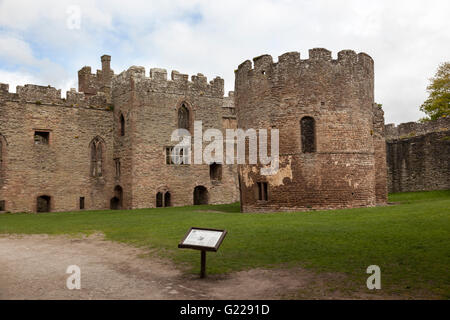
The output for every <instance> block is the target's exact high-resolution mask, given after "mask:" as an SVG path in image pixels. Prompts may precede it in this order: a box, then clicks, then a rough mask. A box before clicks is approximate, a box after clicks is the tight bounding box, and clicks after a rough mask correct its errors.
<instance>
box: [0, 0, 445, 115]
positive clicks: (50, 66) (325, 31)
mask: <svg viewBox="0 0 450 320" xmlns="http://www.w3.org/2000/svg"><path fill="white" fill-rule="evenodd" d="M449 12H450V1H448V0H442V1H439V0H429V1H415V0H408V1H402V0H388V1H384V0H377V1H374V0H371V1H366V0H354V1H353V0H302V1H294V0H292V1H290V0H279V1H270V0H258V1H243V0H239V1H232V0H227V1H225V0H222V1H218V0H214V1H201V0H192V1H181V0H179V1H149V0H142V1H132V0H128V1H126V2H125V1H121V0H104V1H94V0H87V1H77V0H71V1H64V0H63V1H48V0H39V1H20V0H0V82H4V83H9V84H10V91H11V92H15V87H16V85H22V84H26V83H33V84H40V85H48V84H50V85H52V86H55V87H57V88H61V89H62V91H63V92H65V91H66V90H68V89H69V88H71V87H77V71H78V70H79V69H80V68H81V67H82V66H84V65H89V66H92V69H93V70H94V72H95V70H96V69H98V68H100V56H101V55H102V54H110V55H111V56H112V61H111V64H112V68H113V69H114V70H115V72H116V73H120V72H121V71H123V70H125V69H127V68H128V67H129V66H131V65H141V66H144V67H145V68H146V70H147V73H148V72H149V71H148V70H149V69H150V68H153V67H161V68H166V69H168V71H169V73H170V71H171V70H178V71H180V72H182V73H188V74H190V75H191V74H196V73H198V72H201V73H203V74H204V75H206V76H208V78H209V79H212V78H213V77H215V76H217V75H219V76H221V77H223V78H224V79H225V90H226V91H229V90H233V86H234V69H236V67H237V66H238V65H239V64H240V63H241V62H243V61H244V60H246V59H251V58H253V57H255V56H259V55H261V54H270V55H272V56H273V57H274V60H275V61H276V60H277V57H278V56H279V55H281V54H283V53H284V52H288V51H300V54H301V56H302V58H303V59H305V58H307V57H308V49H310V48H314V47H323V48H327V49H328V50H331V51H332V52H333V57H334V58H336V57H337V52H338V51H340V50H342V49H353V50H355V51H357V52H361V51H363V52H366V53H368V54H369V55H370V56H372V58H373V59H374V60H375V98H376V101H377V102H378V103H382V104H383V108H384V110H385V116H386V122H387V123H389V122H395V123H401V122H406V121H416V120H418V119H419V118H421V117H422V116H423V114H422V113H421V112H420V111H419V106H420V105H421V103H422V102H423V101H424V100H425V99H426V97H427V93H426V86H427V84H428V79H429V78H430V77H432V76H433V75H434V73H435V71H436V68H437V66H438V65H439V63H441V62H443V61H449V60H450V19H449V18H448V14H449ZM78 13H79V14H80V20H79V21H78V20H77V19H76V17H77V14H78ZM78 22H79V23H78Z"/></svg>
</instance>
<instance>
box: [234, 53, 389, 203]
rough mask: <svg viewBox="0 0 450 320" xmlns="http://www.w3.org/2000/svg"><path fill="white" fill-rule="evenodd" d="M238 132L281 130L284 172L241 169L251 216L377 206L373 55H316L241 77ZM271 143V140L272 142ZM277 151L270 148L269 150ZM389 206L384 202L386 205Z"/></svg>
mask: <svg viewBox="0 0 450 320" xmlns="http://www.w3.org/2000/svg"><path fill="white" fill-rule="evenodd" d="M235 74H236V80H235V105H236V113H237V119H238V127H239V128H242V129H244V130H247V129H250V128H252V129H256V130H258V129H268V130H270V129H278V130H279V145H280V148H279V154H280V161H279V170H278V171H277V173H276V174H274V175H262V174H261V171H260V169H261V166H260V165H248V164H245V165H240V166H239V181H240V188H241V203H242V210H243V211H244V212H264V211H286V210H288V211H290V210H308V209H310V208H312V209H331V208H345V207H361V206H374V205H375V204H376V203H377V202H378V201H377V200H378V199H377V196H376V192H375V189H376V186H375V184H376V175H377V172H376V165H375V163H376V155H375V153H376V151H375V149H376V148H374V145H375V144H374V125H373V124H374V69H373V60H372V58H371V57H370V56H368V55H367V54H365V53H359V54H356V53H355V52H354V51H351V50H344V51H340V52H339V53H338V59H337V60H333V59H332V57H331V52H330V51H328V50H326V49H321V48H316V49H311V50H309V59H307V60H301V59H300V53H298V52H289V53H285V54H283V55H282V56H280V57H279V58H278V62H276V63H274V62H273V60H272V57H271V56H269V55H263V56H259V57H257V58H254V59H253V66H252V63H251V62H250V61H249V60H247V61H245V62H244V63H242V64H241V65H239V67H238V69H237V70H236V71H235ZM269 137H270V134H269ZM269 150H270V148H269ZM381 202H383V199H381Z"/></svg>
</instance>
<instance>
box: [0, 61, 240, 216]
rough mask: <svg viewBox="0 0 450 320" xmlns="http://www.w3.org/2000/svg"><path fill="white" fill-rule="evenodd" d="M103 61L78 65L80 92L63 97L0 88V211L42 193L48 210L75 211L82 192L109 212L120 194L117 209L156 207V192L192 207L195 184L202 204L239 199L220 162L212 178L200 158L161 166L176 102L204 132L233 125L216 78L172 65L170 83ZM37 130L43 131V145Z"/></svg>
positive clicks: (88, 204) (37, 89) (159, 72)
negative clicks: (95, 147) (96, 66)
mask: <svg viewBox="0 0 450 320" xmlns="http://www.w3.org/2000/svg"><path fill="white" fill-rule="evenodd" d="M101 60H102V70H98V71H97V74H91V68H90V67H83V68H82V69H81V70H80V71H79V74H78V75H79V92H77V91H76V90H75V89H72V90H71V91H69V92H67V95H66V98H65V99H62V98H61V91H60V90H57V89H55V88H53V87H50V86H48V87H46V86H36V85H25V86H18V87H17V93H10V92H9V86H8V85H7V84H0V211H10V212H36V211H38V202H39V201H37V198H38V197H41V196H46V197H49V199H50V208H49V210H50V211H68V210H80V208H81V207H80V206H81V200H80V198H84V200H83V202H84V208H85V209H109V208H111V207H112V206H113V200H114V199H115V198H117V197H118V198H120V199H119V200H120V201H119V204H118V205H116V208H126V209H132V208H148V207H155V206H156V205H157V204H156V193H157V192H158V191H164V192H167V191H169V192H170V195H171V199H170V200H171V201H170V205H175V206H180V205H190V204H193V191H194V188H195V187H196V186H204V187H205V188H206V190H207V193H208V203H231V202H234V201H237V200H238V190H237V178H236V177H237V173H236V168H235V167H234V166H231V165H230V166H228V165H223V168H222V179H221V180H220V181H217V180H212V179H211V177H210V172H209V170H210V169H209V165H207V164H205V165H200V166H198V165H172V164H171V165H168V164H166V163H165V159H166V154H165V147H167V146H172V145H175V143H174V142H170V134H171V133H172V131H173V130H174V129H176V128H177V124H178V123H177V108H178V107H179V106H180V103H185V105H186V106H188V107H189V108H190V110H191V121H192V123H193V121H195V120H202V121H203V125H204V129H207V128H219V129H221V128H222V126H223V125H225V124H226V125H227V126H230V127H235V126H236V116H235V112H234V104H233V98H232V97H224V96H223V86H224V84H223V80H222V79H220V78H215V79H214V80H213V81H211V82H210V83H207V80H206V77H204V76H203V75H201V74H198V75H196V76H192V78H191V81H188V76H187V75H184V74H180V73H179V72H176V71H174V72H172V75H171V80H167V74H166V71H165V70H163V69H151V71H150V77H145V70H143V68H142V67H131V68H129V69H128V70H127V71H125V72H122V73H121V74H120V75H115V74H114V72H113V71H112V70H111V69H110V60H111V59H110V57H109V56H107V55H104V56H102V58H101ZM121 116H123V118H124V123H123V127H124V134H123V135H122V132H121V127H122V124H121V120H120V118H121ZM36 132H37V133H39V134H42V133H44V134H45V135H47V136H48V141H47V143H41V142H40V141H41V138H42V137H40V136H37V137H36V136H35V135H36ZM44 140H45V139H44ZM93 141H101V144H102V147H101V159H102V165H101V167H102V169H101V171H102V172H101V175H100V176H93V175H92V168H93V161H92V150H91V146H92V144H93ZM97 152H98V151H97ZM97 160H98V159H97ZM95 163H97V162H95ZM117 163H120V165H119V168H118V164H117ZM119 189H120V190H122V191H121V192H120V193H119V192H118V190H119Z"/></svg>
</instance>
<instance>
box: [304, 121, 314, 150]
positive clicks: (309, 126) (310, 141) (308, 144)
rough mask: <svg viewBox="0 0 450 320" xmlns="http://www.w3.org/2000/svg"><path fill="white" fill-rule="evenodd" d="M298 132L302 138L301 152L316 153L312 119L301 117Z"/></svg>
mask: <svg viewBox="0 0 450 320" xmlns="http://www.w3.org/2000/svg"><path fill="white" fill-rule="evenodd" d="M300 131H301V138H302V152H303V153H311V152H316V132H315V131H316V130H315V121H314V118H311V117H303V118H302V120H301V121H300Z"/></svg>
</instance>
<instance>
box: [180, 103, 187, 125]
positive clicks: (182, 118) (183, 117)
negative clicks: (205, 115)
mask: <svg viewBox="0 0 450 320" xmlns="http://www.w3.org/2000/svg"><path fill="white" fill-rule="evenodd" d="M178 128H179V129H186V130H189V109H188V108H186V106H185V105H184V104H183V105H181V107H180V108H179V109H178Z"/></svg>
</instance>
